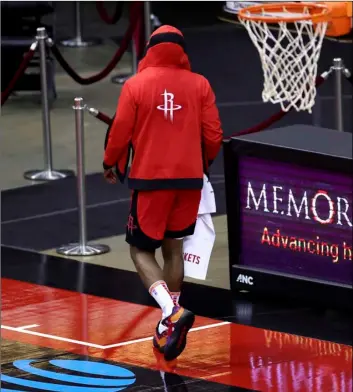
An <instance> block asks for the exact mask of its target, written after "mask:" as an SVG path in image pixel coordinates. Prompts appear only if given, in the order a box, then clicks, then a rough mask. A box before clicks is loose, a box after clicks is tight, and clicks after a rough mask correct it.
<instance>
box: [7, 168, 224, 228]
mask: <svg viewBox="0 0 353 392" xmlns="http://www.w3.org/2000/svg"><path fill="white" fill-rule="evenodd" d="M216 176H218V175H216ZM223 177H224V176H223ZM211 180H212V175H211ZM222 183H224V180H216V181H212V185H217V184H222ZM128 201H131V198H130V197H129V198H123V199H117V200H110V201H104V202H102V203H95V204H89V205H88V206H87V207H86V209H87V210H89V209H91V208H97V207H106V206H111V205H114V204H119V203H124V202H128ZM77 209H78V208H77V207H75V208H66V209H63V210H57V211H52V212H46V213H45V214H38V215H32V216H26V217H24V218H16V219H10V220H7V221H3V222H1V224H2V225H9V224H11V223H18V222H25V221H30V220H32V219H39V218H49V217H51V216H55V215H63V214H68V213H69V212H76V211H77Z"/></svg>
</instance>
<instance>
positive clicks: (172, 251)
mask: <svg viewBox="0 0 353 392" xmlns="http://www.w3.org/2000/svg"><path fill="white" fill-rule="evenodd" d="M162 254H163V260H164V266H163V276H164V280H165V282H166V283H167V285H168V288H169V290H170V294H171V296H172V299H173V301H174V304H176V305H178V304H179V297H180V291H181V285H182V283H183V280H184V261H183V240H182V239H174V238H165V239H164V240H163V243H162Z"/></svg>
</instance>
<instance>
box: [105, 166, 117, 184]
mask: <svg viewBox="0 0 353 392" xmlns="http://www.w3.org/2000/svg"><path fill="white" fill-rule="evenodd" d="M104 178H105V180H106V181H107V182H109V184H116V174H115V173H114V170H113V169H107V170H104Z"/></svg>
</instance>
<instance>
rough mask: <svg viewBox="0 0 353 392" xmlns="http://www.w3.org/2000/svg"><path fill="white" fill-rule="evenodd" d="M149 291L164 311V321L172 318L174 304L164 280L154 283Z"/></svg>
mask: <svg viewBox="0 0 353 392" xmlns="http://www.w3.org/2000/svg"><path fill="white" fill-rule="evenodd" d="M148 291H149V293H150V294H151V295H152V297H153V298H154V299H155V301H156V302H157V303H158V305H159V306H160V308H161V309H162V319H164V318H166V317H168V316H170V315H171V314H172V312H173V308H174V302H173V300H172V297H171V296H170V292H169V290H168V286H167V284H166V283H165V282H164V281H163V280H159V281H157V282H155V283H153V285H152V286H151V287H150V288H149V290H148Z"/></svg>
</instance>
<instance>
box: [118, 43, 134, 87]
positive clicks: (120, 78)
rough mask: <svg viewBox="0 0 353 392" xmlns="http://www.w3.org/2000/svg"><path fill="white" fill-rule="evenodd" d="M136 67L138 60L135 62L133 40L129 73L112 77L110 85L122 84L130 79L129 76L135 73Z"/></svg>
mask: <svg viewBox="0 0 353 392" xmlns="http://www.w3.org/2000/svg"><path fill="white" fill-rule="evenodd" d="M137 66H138V60H137V52H136V45H135V42H134V40H131V73H129V74H120V75H116V76H113V77H112V78H111V81H112V83H114V84H124V83H125V82H126V81H127V80H128V79H129V78H131V76H133V75H135V74H136V73H137Z"/></svg>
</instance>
